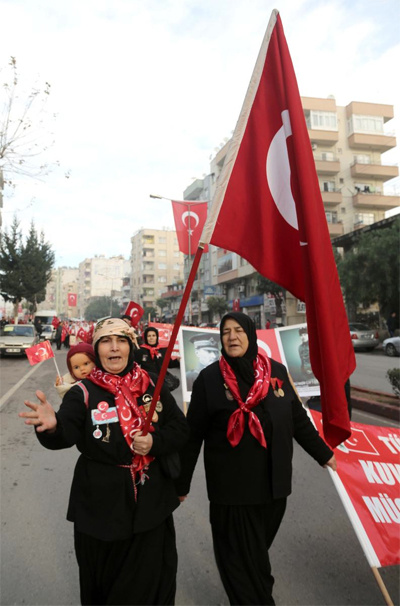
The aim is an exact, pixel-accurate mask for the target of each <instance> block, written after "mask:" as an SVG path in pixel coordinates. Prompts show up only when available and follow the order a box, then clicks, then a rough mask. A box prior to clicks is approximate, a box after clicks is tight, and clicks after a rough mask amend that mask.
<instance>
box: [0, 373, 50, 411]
mask: <svg viewBox="0 0 400 606" xmlns="http://www.w3.org/2000/svg"><path fill="white" fill-rule="evenodd" d="M39 366H40V364H36V366H33V367H32V368H31V369H30V371H29V372H28V373H27V374H26V375H25V376H24V377H22V379H20V380H19V381H18V383H17V384H16V385H14V387H11V389H9V390H8V391H7V393H6V394H4V396H3V397H2V398H1V400H0V411H1V410H2V408H3V406H4V404H6V403H7V400H8V398H11V396H12V395H13V394H14V393H15V392H16V391H17V389H19V388H20V387H21V385H22V384H23V383H25V381H26V380H27V379H29V377H30V376H31V375H33V373H34V372H35V371H36V370H37V369H38V367H39Z"/></svg>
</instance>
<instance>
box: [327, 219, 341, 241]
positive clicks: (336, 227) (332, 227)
mask: <svg viewBox="0 0 400 606" xmlns="http://www.w3.org/2000/svg"><path fill="white" fill-rule="evenodd" d="M328 230H329V235H330V237H331V238H336V236H343V233H344V227H343V223H328Z"/></svg>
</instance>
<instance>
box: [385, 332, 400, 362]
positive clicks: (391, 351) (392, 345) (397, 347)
mask: <svg viewBox="0 0 400 606" xmlns="http://www.w3.org/2000/svg"><path fill="white" fill-rule="evenodd" d="M382 346H383V351H384V352H385V354H386V355H387V356H390V357H393V356H400V337H389V339H385V340H384V341H383V342H382Z"/></svg>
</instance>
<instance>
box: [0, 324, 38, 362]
mask: <svg viewBox="0 0 400 606" xmlns="http://www.w3.org/2000/svg"><path fill="white" fill-rule="evenodd" d="M38 341H39V337H38V334H37V332H36V330H35V327H34V326H33V325H32V324H6V325H5V326H4V327H3V329H2V331H1V336H0V355H1V356H5V355H7V356H21V355H24V354H25V349H27V348H28V347H32V346H33V345H36V343H37V342H38Z"/></svg>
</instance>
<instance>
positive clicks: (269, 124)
mask: <svg viewBox="0 0 400 606" xmlns="http://www.w3.org/2000/svg"><path fill="white" fill-rule="evenodd" d="M200 240H201V242H203V243H208V242H211V243H212V244H215V245H216V246H219V247H221V248H223V249H227V250H230V251H234V252H236V253H238V254H240V255H241V256H242V257H244V258H245V259H247V261H249V262H250V263H251V264H252V265H253V266H254V267H255V268H256V269H257V270H258V271H259V272H260V273H261V274H263V275H264V276H265V277H267V278H269V279H270V280H272V281H273V282H276V283H277V284H280V285H281V286H283V287H284V288H286V289H287V290H289V291H290V292H291V293H292V294H293V295H295V296H296V297H298V298H299V299H301V300H302V301H305V303H306V313H307V325H308V334H309V345H310V358H311V364H312V368H313V371H314V374H315V376H316V377H317V379H318V380H319V382H320V386H321V404H322V412H323V419H324V435H325V438H326V440H327V441H328V442H329V444H330V445H331V446H336V445H337V444H339V443H340V442H342V441H343V440H345V439H346V438H348V437H349V435H350V421H349V417H348V411H347V401H346V398H345V391H344V385H345V382H346V380H347V379H348V377H349V376H350V375H351V373H352V372H353V370H354V369H355V356H354V351H353V346H352V343H351V339H350V331H349V326H348V321H347V315H346V311H345V308H344V304H343V298H342V293H341V288H340V283H339V278H338V274H337V270H336V264H335V260H334V257H333V252H332V246H331V242H330V237H329V232H328V226H327V222H326V218H325V211H324V206H323V202H322V198H321V192H320V187H319V183H318V178H317V175H316V170H315V162H314V158H313V154H312V150H311V144H310V139H309V136H308V132H307V127H306V123H305V118H304V113H303V108H302V105H301V99H300V95H299V91H298V88H297V82H296V76H295V73H294V70H293V65H292V61H291V58H290V54H289V50H288V47H287V43H286V40H285V35H284V32H283V28H282V23H281V20H280V17H279V14H278V13H277V11H273V13H272V17H271V20H270V23H269V25H268V29H267V33H266V36H265V38H264V41H263V44H262V47H261V50H260V54H259V57H258V60H257V63H256V66H255V69H254V73H253V76H252V79H251V82H250V85H249V89H248V93H247V95H246V99H245V101H244V105H243V109H242V112H241V115H240V117H239V120H238V124H237V126H236V130H235V133H234V135H233V137H232V141H231V145H230V148H229V151H228V154H227V157H226V159H225V164H224V168H223V171H222V173H221V175H220V177H219V180H218V184H217V190H216V194H215V197H214V200H213V204H212V207H211V209H210V213H209V217H208V220H207V222H206V225H205V227H204V231H203V234H202V236H201V238H200Z"/></svg>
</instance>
